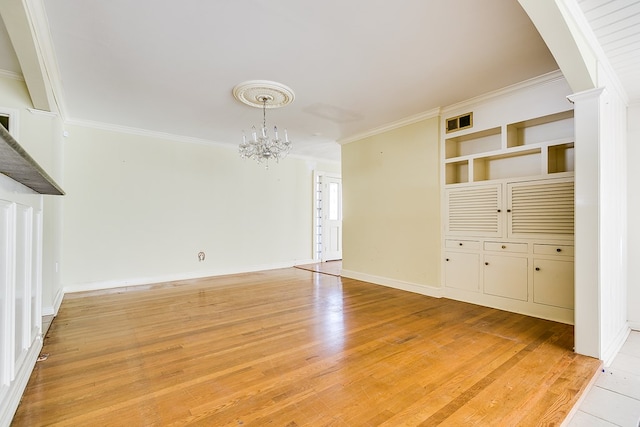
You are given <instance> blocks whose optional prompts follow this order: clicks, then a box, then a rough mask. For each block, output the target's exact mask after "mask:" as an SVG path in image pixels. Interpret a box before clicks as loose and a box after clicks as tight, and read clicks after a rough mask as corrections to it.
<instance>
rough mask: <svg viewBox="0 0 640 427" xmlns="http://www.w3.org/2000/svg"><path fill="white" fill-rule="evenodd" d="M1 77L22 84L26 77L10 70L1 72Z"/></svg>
mask: <svg viewBox="0 0 640 427" xmlns="http://www.w3.org/2000/svg"><path fill="white" fill-rule="evenodd" d="M0 77H6V78H8V79H12V80H18V81H21V82H23V81H24V76H23V75H22V74H20V73H16V72H14V71H9V70H0Z"/></svg>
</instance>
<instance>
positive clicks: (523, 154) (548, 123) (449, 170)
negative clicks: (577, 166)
mask: <svg viewBox="0 0 640 427" xmlns="http://www.w3.org/2000/svg"><path fill="white" fill-rule="evenodd" d="M573 144H574V141H573V111H572V110H569V111H565V112H561V113H557V114H551V115H548V116H544V117H538V118H534V119H531V120H525V121H521V122H516V123H509V124H506V125H503V126H500V127H493V128H490V129H484V130H480V131H476V132H468V133H464V134H462V135H459V136H452V137H449V138H446V139H445V141H444V168H445V184H446V185H451V184H463V183H471V182H482V181H490V180H496V179H503V178H512V177H526V176H540V175H543V176H544V175H552V174H558V173H564V172H573V170H574V159H573V152H574V149H573Z"/></svg>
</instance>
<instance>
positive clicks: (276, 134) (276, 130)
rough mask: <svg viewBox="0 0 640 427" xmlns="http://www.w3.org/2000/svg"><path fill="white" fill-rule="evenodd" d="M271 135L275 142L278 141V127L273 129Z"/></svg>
mask: <svg viewBox="0 0 640 427" xmlns="http://www.w3.org/2000/svg"><path fill="white" fill-rule="evenodd" d="M273 133H274V134H275V136H276V140H277V139H278V127H277V126H274V127H273Z"/></svg>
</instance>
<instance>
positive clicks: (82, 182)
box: [63, 126, 339, 291]
mask: <svg viewBox="0 0 640 427" xmlns="http://www.w3.org/2000/svg"><path fill="white" fill-rule="evenodd" d="M66 130H67V131H68V137H67V138H66V139H65V190H66V191H67V196H66V198H65V206H64V231H65V236H64V267H65V268H64V271H63V283H64V286H65V290H67V291H78V290H83V289H94V288H105V287H113V286H122V285H127V284H140V283H153V282H159V281H166V280H175V279H183V278H189V277H203V276H210V275H219V274H228V273H237V272H242V271H251V270H261V269H268V268H275V267H281V266H290V265H293V264H294V263H297V262H309V261H310V260H311V258H312V206H313V198H312V197H313V185H312V179H313V170H314V169H320V170H323V171H337V170H339V165H338V164H324V163H315V162H311V161H307V160H304V159H299V158H295V157H289V158H287V159H285V160H284V161H282V162H281V163H280V164H273V165H271V166H270V168H269V170H265V168H264V166H262V165H258V164H256V163H255V162H252V161H245V160H242V159H240V158H239V156H238V153H237V148H236V147H234V146H228V147H227V146H211V145H199V144H193V143H184V142H178V141H174V140H170V139H161V138H157V137H152V136H140V135H133V134H126V133H119V132H115V131H106V130H97V129H92V128H87V127H81V126H67V127H66ZM200 251H203V252H205V254H206V259H205V261H203V262H200V261H199V260H198V256H197V254H198V252H200Z"/></svg>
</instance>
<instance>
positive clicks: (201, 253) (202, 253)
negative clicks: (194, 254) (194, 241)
mask: <svg viewBox="0 0 640 427" xmlns="http://www.w3.org/2000/svg"><path fill="white" fill-rule="evenodd" d="M204 257H205V255H204V252H198V261H200V262H202V261H204Z"/></svg>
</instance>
